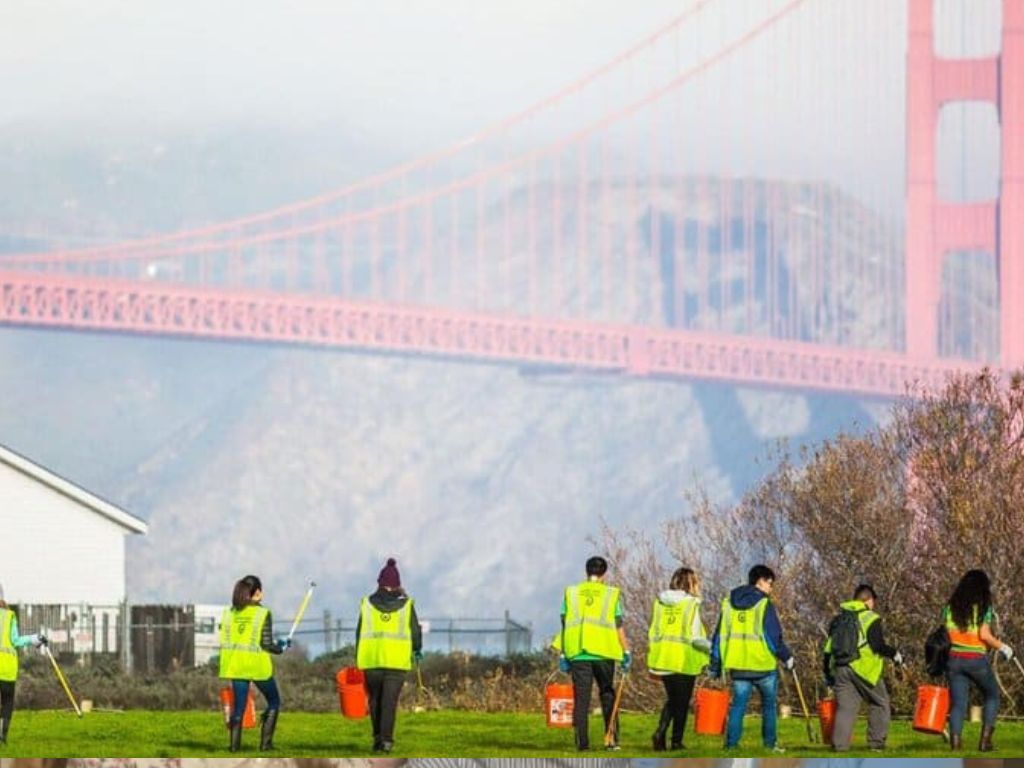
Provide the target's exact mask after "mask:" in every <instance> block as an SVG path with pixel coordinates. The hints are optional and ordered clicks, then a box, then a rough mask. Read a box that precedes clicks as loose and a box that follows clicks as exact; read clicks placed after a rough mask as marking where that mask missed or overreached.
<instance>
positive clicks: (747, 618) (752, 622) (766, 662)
mask: <svg viewBox="0 0 1024 768" xmlns="http://www.w3.org/2000/svg"><path fill="white" fill-rule="evenodd" d="M767 612H768V598H767V597H766V598H764V599H763V600H758V601H757V603H755V604H754V606H753V607H752V608H745V609H739V608H733V607H732V604H731V603H730V602H729V598H728V597H726V598H725V599H724V600H722V631H721V635H720V638H719V646H720V651H721V658H722V668H723V669H726V670H729V669H742V670H746V671H749V672H771V671H773V670H774V669H775V668H776V666H777V665H778V662H777V661H776V659H775V654H774V653H772V651H771V648H769V647H768V641H767V639H765V635H764V617H765V614H766V613H767Z"/></svg>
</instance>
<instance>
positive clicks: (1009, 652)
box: [999, 643, 1013, 661]
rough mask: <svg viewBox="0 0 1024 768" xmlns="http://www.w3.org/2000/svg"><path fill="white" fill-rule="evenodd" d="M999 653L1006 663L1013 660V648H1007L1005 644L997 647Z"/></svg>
mask: <svg viewBox="0 0 1024 768" xmlns="http://www.w3.org/2000/svg"><path fill="white" fill-rule="evenodd" d="M999 652H1000V653H1001V654H1003V658H1004V659H1006V660H1007V661H1009V660H1010V659H1012V658H1013V648H1011V647H1010V646H1008V645H1007V644H1006V643H1003V644H1002V645H1000V646H999Z"/></svg>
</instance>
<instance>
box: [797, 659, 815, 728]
mask: <svg viewBox="0 0 1024 768" xmlns="http://www.w3.org/2000/svg"><path fill="white" fill-rule="evenodd" d="M792 672H793V683H794V684H795V685H796V695H797V696H798V697H800V708H801V709H803V711H804V723H805V724H806V725H807V740H808V741H810V742H811V744H815V743H817V740H816V739H815V738H814V727H813V726H812V725H811V711H810V710H809V709H808V708H807V699H805V698H804V689H803V687H802V686H801V685H800V676H799V675H798V674H797V673H796V667H793V669H792Z"/></svg>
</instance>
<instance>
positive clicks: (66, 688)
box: [43, 645, 82, 717]
mask: <svg viewBox="0 0 1024 768" xmlns="http://www.w3.org/2000/svg"><path fill="white" fill-rule="evenodd" d="M43 653H45V654H46V655H47V657H48V658H49V659H50V663H51V664H52V665H53V671H54V672H56V673H57V679H58V680H60V684H61V687H62V688H63V689H64V693H66V694H67V695H68V699H70V700H71V706H72V707H74V708H75V714H76V715H78V716H79V717H81V716H82V709H81V707H79V706H78V702H77V701H76V700H75V694H73V693H72V692H71V686H69V685H68V681H67V678H65V677H64V673H63V672H61V671H60V666H59V665H58V664H57V660H56V659H55V658H53V654H52V653H51V652H50V646H49V645H44V646H43Z"/></svg>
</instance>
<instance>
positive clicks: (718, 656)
mask: <svg viewBox="0 0 1024 768" xmlns="http://www.w3.org/2000/svg"><path fill="white" fill-rule="evenodd" d="M767 599H768V595H766V594H765V593H764V592H762V591H761V590H759V589H758V588H757V587H751V586H742V587H736V589H734V590H733V591H732V592H730V593H729V604H730V605H731V606H732V607H733V608H736V609H737V610H748V609H750V608H753V607H754V606H755V605H757V604H758V603H759V602H760V601H761V600H767ZM721 633H722V617H721V616H719V617H718V625H717V626H716V627H715V635H714V637H713V638H712V639H711V663H710V665H709V666H708V674H709V675H711V676H712V677H719V676H721V674H722V651H721V641H720V637H721ZM764 636H765V640H766V641H767V642H768V648H769V650H771V652H772V653H774V654H775V657H776V658H777V659H778V660H779V661H781V662H783V663H785V661H786V660H787V659H788V658H789V657H790V656H792V655H793V654H792V652H790V650H789V647H788V646H787V645H786V643H785V641H784V640H783V639H782V625H781V624H780V623H779V614H778V613H776V612H775V606H774V605H772V603H771V602H769V603H768V607H767V609H766V610H765V612H764ZM731 674H732V676H733V677H739V678H748V679H749V678H755V677H764V672H757V671H754V670H748V669H734V670H732V673H731Z"/></svg>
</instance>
